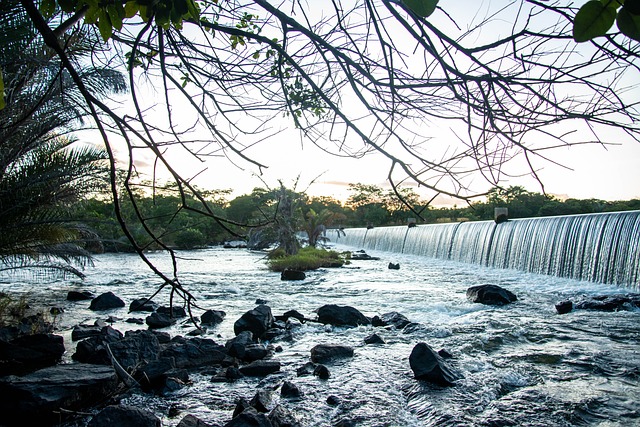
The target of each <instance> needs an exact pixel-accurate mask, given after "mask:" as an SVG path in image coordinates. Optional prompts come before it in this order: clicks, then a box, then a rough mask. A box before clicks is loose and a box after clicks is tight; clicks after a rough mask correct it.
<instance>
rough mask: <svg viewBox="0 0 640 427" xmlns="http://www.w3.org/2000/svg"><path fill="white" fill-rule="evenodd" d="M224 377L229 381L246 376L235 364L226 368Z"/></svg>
mask: <svg viewBox="0 0 640 427" xmlns="http://www.w3.org/2000/svg"><path fill="white" fill-rule="evenodd" d="M224 377H225V379H227V380H228V381H236V380H239V379H240V378H242V377H244V375H242V372H240V369H238V368H236V367H235V366H229V367H228V368H227V369H225V372H224Z"/></svg>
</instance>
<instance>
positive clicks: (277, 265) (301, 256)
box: [267, 246, 348, 271]
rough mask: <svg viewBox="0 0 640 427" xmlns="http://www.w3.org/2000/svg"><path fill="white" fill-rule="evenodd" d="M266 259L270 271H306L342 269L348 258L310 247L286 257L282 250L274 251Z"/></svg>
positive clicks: (337, 253)
mask: <svg viewBox="0 0 640 427" xmlns="http://www.w3.org/2000/svg"><path fill="white" fill-rule="evenodd" d="M268 258H269V260H268V261H267V265H268V266H269V269H270V270H271V271H283V270H285V269H290V270H298V271H308V270H317V269H318V268H322V267H342V266H343V265H344V264H345V263H348V256H347V255H345V254H341V253H339V252H336V251H329V250H326V249H319V248H314V247H311V246H307V247H304V248H302V249H300V250H299V251H298V253H297V254H295V255H287V254H286V253H285V251H284V250H282V249H274V250H273V251H271V252H269V256H268Z"/></svg>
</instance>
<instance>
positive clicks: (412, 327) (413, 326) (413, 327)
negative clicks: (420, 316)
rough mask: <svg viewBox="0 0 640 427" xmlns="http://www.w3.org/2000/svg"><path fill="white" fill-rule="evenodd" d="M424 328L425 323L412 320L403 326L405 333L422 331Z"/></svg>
mask: <svg viewBox="0 0 640 427" xmlns="http://www.w3.org/2000/svg"><path fill="white" fill-rule="evenodd" d="M423 329H424V325H423V324H422V323H415V322H411V323H409V324H408V325H407V326H405V327H404V328H402V333H403V334H412V333H414V332H416V331H420V330H423Z"/></svg>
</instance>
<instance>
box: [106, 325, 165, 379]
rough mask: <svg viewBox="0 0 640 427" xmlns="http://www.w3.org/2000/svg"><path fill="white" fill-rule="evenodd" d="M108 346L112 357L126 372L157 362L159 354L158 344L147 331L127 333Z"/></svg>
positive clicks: (153, 335)
mask: <svg viewBox="0 0 640 427" xmlns="http://www.w3.org/2000/svg"><path fill="white" fill-rule="evenodd" d="M109 346H110V348H111V352H112V354H113V357H114V358H115V359H116V360H117V361H118V363H120V365H122V367H123V368H125V369H127V370H131V369H133V368H135V367H139V366H143V365H144V364H146V363H148V362H151V361H154V360H157V359H158V357H159V354H160V342H159V341H158V338H157V336H156V335H155V334H154V333H153V332H151V331H148V330H139V331H127V332H126V333H125V335H124V338H122V339H121V340H118V341H116V342H114V343H112V344H110V345H109Z"/></svg>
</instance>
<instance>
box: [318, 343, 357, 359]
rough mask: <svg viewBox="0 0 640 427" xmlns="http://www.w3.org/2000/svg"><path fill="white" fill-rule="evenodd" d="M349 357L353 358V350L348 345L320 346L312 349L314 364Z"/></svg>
mask: <svg viewBox="0 0 640 427" xmlns="http://www.w3.org/2000/svg"><path fill="white" fill-rule="evenodd" d="M347 357H353V348H351V347H349V346H346V345H331V344H318V345H315V346H314V347H313V348H312V349H311V361H312V362H313V363H326V362H331V361H333V360H335V359H344V358H347Z"/></svg>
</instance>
